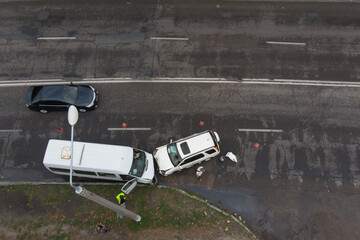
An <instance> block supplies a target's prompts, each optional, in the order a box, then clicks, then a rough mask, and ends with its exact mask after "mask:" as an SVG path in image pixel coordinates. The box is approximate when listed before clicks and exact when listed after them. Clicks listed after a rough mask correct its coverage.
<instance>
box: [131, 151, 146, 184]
mask: <svg viewBox="0 0 360 240" xmlns="http://www.w3.org/2000/svg"><path fill="white" fill-rule="evenodd" d="M145 167H146V156H145V153H144V152H143V151H140V150H136V149H134V159H133V163H132V166H131V169H130V172H129V174H130V175H133V176H137V177H141V176H142V175H143V172H144V169H145Z"/></svg>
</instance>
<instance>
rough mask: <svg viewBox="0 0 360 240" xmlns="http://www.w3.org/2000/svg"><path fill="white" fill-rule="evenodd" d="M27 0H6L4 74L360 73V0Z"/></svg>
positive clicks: (323, 76) (1, 34)
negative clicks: (326, 0) (314, 0)
mask: <svg viewBox="0 0 360 240" xmlns="http://www.w3.org/2000/svg"><path fill="white" fill-rule="evenodd" d="M21 6H22V7H21V8H19V2H17V1H9V2H0V15H1V22H0V51H1V53H2V54H1V55H0V78H2V79H9V78H16V79H18V78H21V79H27V78H70V79H73V78H85V77H132V78H141V79H143V78H152V77H225V78H235V79H241V78H290V79H319V80H337V81H358V80H359V79H360V76H359V72H360V70H359V66H358V64H357V63H358V62H359V60H360V59H359V58H360V57H359V52H360V45H359V37H360V36H359V31H358V30H359V25H360V21H359V18H360V17H359V14H358V13H359V12H360V4H358V3H351V2H345V3H336V2H332V3H326V4H324V3H309V2H293V3H291V2H290V3H286V2H271V1H270V2H243V1H218V0H217V1H212V0H210V1H209V0H206V1H200V2H199V1H197V2H193V1H181V2H179V1H153V0H146V1H115V0H104V1H101V2H99V1H79V0H77V1H71V3H70V2H64V1H57V0H49V1H44V2H42V1H31V0H27V1H21ZM49 37H50V38H53V37H55V38H56V37H62V38H67V39H63V40H61V39H52V40H49V39H48V38H49ZM159 37H160V38H161V37H165V38H175V39H177V40H169V39H165V40H164V39H162V40H159V39H156V38H159ZM44 38H45V39H47V40H44ZM154 38H155V39H154ZM179 38H180V39H179ZM186 39H187V40H186ZM272 42H285V43H286V42H290V43H295V45H288V44H285V45H284V44H274V43H272ZM296 44H300V45H296ZM302 44H304V45H302Z"/></svg>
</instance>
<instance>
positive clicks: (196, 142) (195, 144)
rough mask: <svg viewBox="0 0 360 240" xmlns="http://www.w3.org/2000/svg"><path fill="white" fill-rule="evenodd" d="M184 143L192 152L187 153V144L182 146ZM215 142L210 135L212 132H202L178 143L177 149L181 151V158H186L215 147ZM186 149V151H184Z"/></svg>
mask: <svg viewBox="0 0 360 240" xmlns="http://www.w3.org/2000/svg"><path fill="white" fill-rule="evenodd" d="M183 143H186V144H187V146H188V148H189V150H190V151H186V144H184V145H183V147H181V146H182V144H183ZM214 146H215V144H214V140H213V138H212V136H211V134H210V132H208V131H207V132H202V133H199V134H195V135H193V136H190V137H189V138H186V139H184V140H180V141H179V142H177V143H176V147H177V149H179V153H180V156H181V158H184V157H186V156H188V155H191V154H194V153H197V152H200V151H203V150H204V149H208V148H211V147H214ZM184 148H185V149H184Z"/></svg>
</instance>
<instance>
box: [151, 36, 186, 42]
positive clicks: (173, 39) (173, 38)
mask: <svg viewBox="0 0 360 240" xmlns="http://www.w3.org/2000/svg"><path fill="white" fill-rule="evenodd" d="M150 39H151V40H171V41H188V40H189V38H175V37H151V38H150Z"/></svg>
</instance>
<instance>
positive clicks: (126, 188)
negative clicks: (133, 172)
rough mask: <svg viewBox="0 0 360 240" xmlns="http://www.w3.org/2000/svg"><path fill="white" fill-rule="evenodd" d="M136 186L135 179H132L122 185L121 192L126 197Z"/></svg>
mask: <svg viewBox="0 0 360 240" xmlns="http://www.w3.org/2000/svg"><path fill="white" fill-rule="evenodd" d="M136 184H137V180H136V178H133V179H131V180H130V181H128V182H127V183H125V184H124V186H123V187H122V188H121V191H122V192H123V193H125V194H126V195H128V194H129V193H130V192H131V191H132V190H133V189H134V188H135V187H136Z"/></svg>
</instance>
